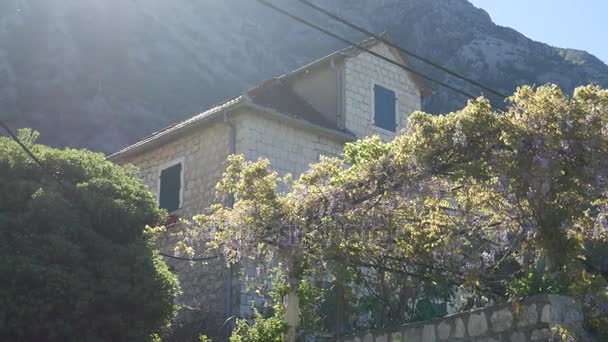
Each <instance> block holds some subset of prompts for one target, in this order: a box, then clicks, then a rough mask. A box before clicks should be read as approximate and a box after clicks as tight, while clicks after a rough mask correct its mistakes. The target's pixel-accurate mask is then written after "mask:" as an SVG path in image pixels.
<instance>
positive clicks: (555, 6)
mask: <svg viewBox="0 0 608 342" xmlns="http://www.w3.org/2000/svg"><path fill="white" fill-rule="evenodd" d="M469 1H471V2H472V3H473V4H474V5H475V6H477V7H480V8H483V9H484V10H485V11H486V12H488V13H489V14H490V16H491V17H492V20H494V22H495V23H497V24H498V25H501V26H509V27H512V28H514V29H516V30H517V31H519V32H521V33H523V34H524V35H526V36H527V37H529V38H532V39H534V40H538V41H541V42H544V43H547V44H550V45H554V46H559V47H568V48H574V49H580V50H586V51H588V52H590V53H592V54H594V55H595V56H596V57H598V58H599V59H601V60H602V61H604V63H608V0H469Z"/></svg>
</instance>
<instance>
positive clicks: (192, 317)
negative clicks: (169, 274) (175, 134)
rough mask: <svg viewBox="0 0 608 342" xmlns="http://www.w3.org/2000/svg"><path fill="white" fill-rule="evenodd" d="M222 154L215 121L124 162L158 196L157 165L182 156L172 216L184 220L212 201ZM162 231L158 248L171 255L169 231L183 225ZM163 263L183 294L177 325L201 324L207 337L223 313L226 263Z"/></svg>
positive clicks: (221, 133)
mask: <svg viewBox="0 0 608 342" xmlns="http://www.w3.org/2000/svg"><path fill="white" fill-rule="evenodd" d="M228 153H229V130H228V126H227V125H225V124H223V123H216V124H212V125H209V126H207V127H205V128H203V129H201V130H198V131H196V132H193V133H190V134H188V135H184V136H182V137H180V138H179V139H176V140H174V141H172V142H170V143H167V144H165V145H162V146H160V147H158V148H156V149H154V150H151V151H148V152H145V153H143V154H140V155H138V156H136V157H134V158H132V159H130V160H127V161H126V162H125V163H128V164H133V165H135V166H136V167H137V168H138V169H139V176H140V178H142V179H143V180H144V182H145V184H146V185H147V186H148V187H149V188H150V190H151V191H152V192H154V193H158V189H157V187H158V179H159V172H160V167H161V166H162V165H163V164H166V163H169V162H172V161H174V160H176V159H179V158H183V165H182V167H183V180H184V182H183V184H182V191H183V201H182V204H181V206H182V208H180V209H178V210H177V211H176V212H174V213H173V214H176V215H177V216H179V217H183V218H186V219H190V218H191V217H192V216H193V215H195V214H198V213H200V212H201V211H202V210H203V209H205V208H207V207H208V206H209V205H210V204H212V202H213V201H214V198H215V185H216V184H217V182H218V181H219V180H220V177H221V175H222V173H223V171H224V169H225V167H226V164H225V162H226V157H227V156H228ZM167 229H168V234H165V236H163V237H162V238H161V241H160V245H161V246H160V249H161V251H162V252H165V253H167V254H174V250H173V249H174V246H175V243H176V242H177V241H178V240H179V239H178V238H176V237H175V236H174V235H173V234H172V233H177V232H179V231H180V230H181V229H183V227H182V226H181V225H179V224H176V225H172V226H169V227H168V228H167ZM201 254H204V251H203V252H202V253H201ZM165 261H166V262H167V264H168V265H169V267H170V268H171V270H172V271H173V272H174V273H176V274H177V276H178V279H179V281H180V286H181V288H182V292H183V293H182V295H181V296H179V298H177V304H180V305H183V306H185V307H187V309H183V310H182V311H180V314H179V316H178V321H180V322H186V323H197V324H201V325H203V324H204V325H205V326H206V327H205V329H206V330H207V329H208V330H209V331H210V333H211V334H213V331H214V330H219V327H220V326H221V324H222V322H223V318H224V311H225V294H226V276H227V273H226V272H227V271H226V269H227V267H226V263H225V262H224V261H223V260H221V259H213V260H210V261H208V262H192V263H191V262H187V261H182V260H174V259H169V258H165Z"/></svg>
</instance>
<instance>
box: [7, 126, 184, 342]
mask: <svg viewBox="0 0 608 342" xmlns="http://www.w3.org/2000/svg"><path fill="white" fill-rule="evenodd" d="M19 135H20V138H21V140H23V141H24V142H25V144H27V146H28V147H29V148H30V149H31V150H32V151H33V153H34V154H35V155H36V156H37V157H38V158H39V159H40V161H41V162H42V164H43V165H44V167H45V168H46V170H47V171H45V170H43V169H42V168H41V167H39V165H37V164H36V163H35V162H34V161H33V160H32V159H30V157H29V156H27V155H26V154H25V152H24V151H22V150H21V149H20V147H19V146H18V145H17V143H15V142H13V141H12V140H10V139H7V138H2V137H0V279H2V280H1V284H2V285H1V286H0V339H1V340H3V341H148V340H151V339H152V338H153V334H155V333H161V332H162V331H163V329H165V328H166V327H167V326H168V325H169V323H170V321H171V319H172V317H173V314H174V304H173V299H174V296H175V295H176V292H177V291H178V286H177V281H176V278H175V276H174V275H173V274H172V273H170V272H169V270H168V268H167V266H166V265H165V263H164V262H163V260H162V259H161V257H160V256H159V255H158V254H157V253H156V252H155V251H154V250H153V249H152V248H151V245H150V241H149V237H148V235H147V234H146V231H145V227H146V225H154V224H159V223H160V222H161V220H162V218H163V216H164V213H163V212H162V211H160V210H159V209H157V206H156V204H155V201H154V198H153V196H152V195H151V194H150V193H149V192H148V191H147V190H146V188H145V187H144V185H143V183H142V182H141V181H139V180H138V179H137V178H136V177H135V176H134V174H133V172H132V171H131V170H128V169H124V168H122V167H119V166H116V165H114V164H112V163H110V162H109V161H107V160H105V157H104V156H103V155H102V154H97V153H92V152H89V151H85V150H74V149H65V150H56V149H52V148H49V147H46V146H43V145H37V144H35V138H36V136H37V134H36V133H34V132H32V131H29V130H22V131H20V134H19ZM48 172H50V173H52V174H53V175H54V177H51V176H49V174H48ZM53 178H56V179H53ZM59 183H61V185H60V184H59Z"/></svg>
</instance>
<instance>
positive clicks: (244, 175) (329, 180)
mask: <svg viewBox="0 0 608 342" xmlns="http://www.w3.org/2000/svg"><path fill="white" fill-rule="evenodd" d="M229 162H230V166H229V168H228V169H227V171H226V173H225V175H224V178H223V181H222V182H221V183H220V184H219V186H218V193H219V195H220V196H225V197H226V196H234V199H235V204H234V207H233V208H228V207H225V206H222V205H217V206H215V207H212V208H211V210H210V211H209V212H207V213H204V214H202V215H200V216H198V217H196V218H195V222H196V227H195V229H193V233H194V234H195V235H196V237H198V238H200V237H201V236H205V233H206V232H209V231H212V232H213V233H214V234H213V237H214V238H213V240H212V241H208V242H206V243H209V244H210V245H212V246H214V247H215V248H217V249H219V250H220V251H222V252H223V253H224V254H225V255H226V256H227V257H228V258H229V260H231V261H232V262H236V261H238V260H242V259H243V258H250V257H253V258H255V259H256V260H266V261H265V262H261V265H262V266H264V265H271V264H273V263H274V261H276V260H277V259H278V260H280V261H281V264H282V265H283V267H282V270H281V271H282V272H285V273H286V274H287V275H288V279H289V281H288V283H289V284H290V286H294V287H295V288H297V287H299V285H298V284H302V283H303V282H306V284H307V288H308V289H309V294H310V293H315V292H314V291H310V286H311V285H312V286H316V287H319V288H321V289H322V290H320V291H317V292H316V294H315V296H313V298H323V295H322V293H323V292H325V293H327V292H328V291H336V292H334V293H336V294H339V296H340V297H342V299H343V301H347V302H348V303H349V305H348V306H342V307H340V306H337V307H336V316H337V317H340V319H341V320H342V322H343V324H342V325H340V324H338V326H337V327H336V328H335V329H336V330H341V329H342V330H354V329H363V328H374V327H381V326H385V325H388V324H397V323H402V322H405V321H409V320H416V319H425V318H429V317H433V316H435V315H439V314H441V309H440V308H439V307H437V310H430V311H429V310H426V309H428V308H429V307H430V306H431V304H432V303H445V302H449V301H452V300H453V299H454V297H455V295H456V291H457V290H462V291H459V292H460V293H465V294H466V298H464V299H465V300H464V302H463V303H464V304H463V305H462V307H461V308H462V309H466V308H470V307H473V306H479V305H483V304H485V303H487V302H488V301H500V300H504V299H508V298H509V295H513V296H520V295H527V294H531V293H537V292H542V293H545V292H565V293H569V294H573V295H576V296H578V297H579V298H582V297H583V296H584V295H585V293H588V292H589V291H595V293H597V291H600V292H601V291H605V289H606V279H605V278H604V277H605V274H604V275H603V276H604V277H603V276H602V271H601V270H599V269H597V268H594V267H593V263H590V262H589V261H588V254H589V251H588V250H587V247H586V246H592V245H599V246H602V245H603V244H605V243H606V239H607V235H608V234H607V227H608V224H607V223H606V222H607V221H606V212H607V211H606V210H607V207H606V204H607V203H606V190H607V180H608V178H607V177H608V91H606V90H602V89H599V88H597V87H593V86H588V87H582V88H579V89H577V90H576V92H575V93H574V96H573V97H571V98H570V97H568V96H566V95H565V94H564V93H563V92H562V91H561V90H560V89H559V88H557V87H555V86H544V87H540V88H537V89H534V88H531V87H522V88H520V89H519V90H518V91H517V92H516V93H515V94H514V95H513V96H512V97H511V98H510V104H509V107H508V109H507V111H505V112H496V111H494V110H493V109H492V107H491V105H490V102H489V101H488V100H486V99H483V98H480V99H477V100H475V101H470V102H469V104H468V106H467V107H465V108H464V109H463V110H461V111H458V112H455V113H450V114H448V115H445V116H433V115H430V114H426V113H422V112H418V113H414V114H413V115H411V116H410V118H409V125H408V129H407V131H406V132H404V133H403V134H401V135H400V136H398V137H397V138H396V139H395V140H394V141H392V142H390V143H385V142H382V141H381V140H380V139H379V138H378V137H372V138H367V139H363V140H361V141H359V142H356V143H353V144H349V145H348V146H347V147H346V148H345V152H344V155H343V156H342V157H341V158H322V159H321V160H320V162H318V163H317V164H314V165H311V168H310V170H309V171H308V172H306V173H305V174H303V175H301V177H300V178H299V179H297V180H296V181H295V182H294V183H293V184H291V186H290V187H289V189H290V190H289V191H287V192H279V191H278V190H277V189H278V188H279V185H280V182H281V179H280V178H279V176H278V175H277V174H276V173H275V172H273V171H271V169H270V167H269V162H268V160H258V161H255V162H248V161H245V159H244V158H243V157H242V156H233V157H231V158H230V160H229ZM541 260H542V261H541ZM541 263H542V268H539V264H541ZM514 278H515V279H516V280H513V279H514ZM592 284H593V286H591V285H592ZM602 289H603V290H602ZM306 302H308V303H309V305H312V308H311V309H310V308H309V309H304V310H303V311H302V312H303V313H304V314H305V315H311V316H313V317H308V318H307V317H303V320H302V321H303V322H304V323H306V322H311V324H312V325H315V324H317V323H315V319H314V315H315V313H317V314H320V313H321V312H322V309H321V308H320V307H319V306H318V305H316V304H314V303H313V302H314V301H311V300H307V301H306ZM423 309H425V310H423ZM305 325H306V324H304V327H306V326H305Z"/></svg>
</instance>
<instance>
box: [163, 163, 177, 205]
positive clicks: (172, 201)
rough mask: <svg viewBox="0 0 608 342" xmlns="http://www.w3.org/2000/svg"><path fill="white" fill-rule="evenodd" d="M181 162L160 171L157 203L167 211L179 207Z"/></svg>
mask: <svg viewBox="0 0 608 342" xmlns="http://www.w3.org/2000/svg"><path fill="white" fill-rule="evenodd" d="M181 174H182V164H181V163H180V164H177V165H173V166H171V167H168V168H166V169H164V170H162V171H161V172H160V195H159V201H158V202H159V205H160V207H161V208H163V209H167V211H168V212H172V211H175V210H177V209H179V207H180V203H179V197H180V196H179V194H180V191H181V187H182V177H181Z"/></svg>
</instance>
